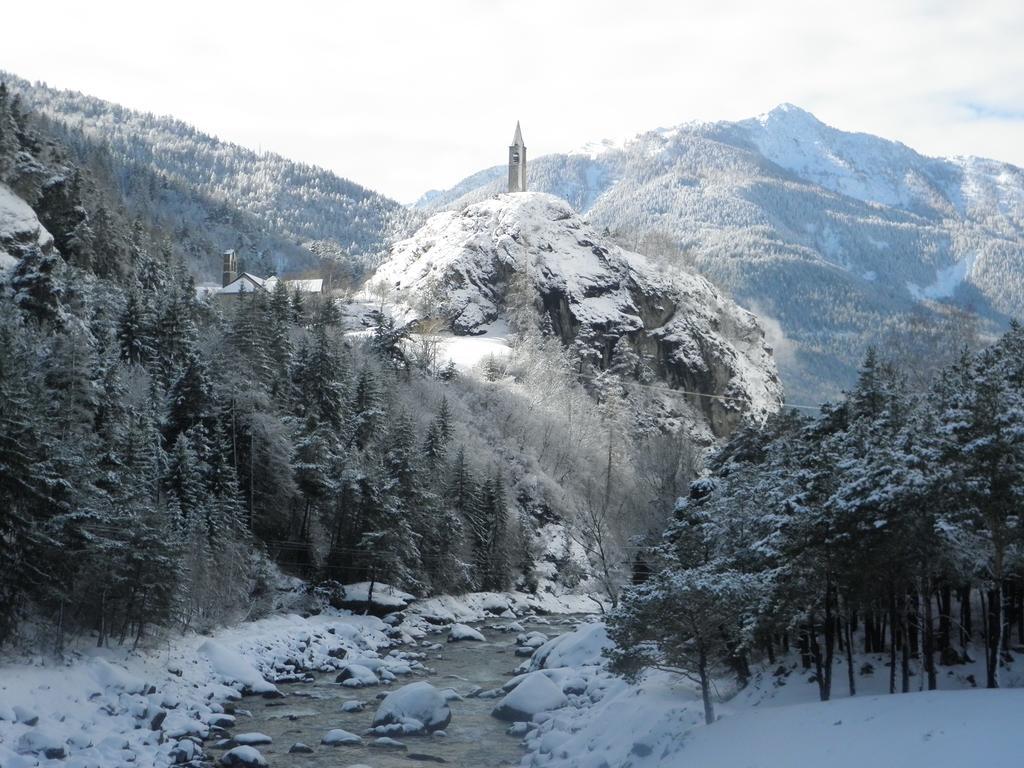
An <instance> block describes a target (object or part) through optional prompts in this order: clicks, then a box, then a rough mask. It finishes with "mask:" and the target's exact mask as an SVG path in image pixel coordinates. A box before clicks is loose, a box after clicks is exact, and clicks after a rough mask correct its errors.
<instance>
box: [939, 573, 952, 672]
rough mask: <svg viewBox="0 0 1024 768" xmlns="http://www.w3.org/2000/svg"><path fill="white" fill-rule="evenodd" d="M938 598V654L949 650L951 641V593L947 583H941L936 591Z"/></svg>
mask: <svg viewBox="0 0 1024 768" xmlns="http://www.w3.org/2000/svg"><path fill="white" fill-rule="evenodd" d="M938 600H939V637H938V648H937V650H938V651H939V653H940V655H941V654H945V653H946V652H947V651H949V648H950V644H951V642H952V638H951V630H952V627H953V594H952V590H951V589H950V587H949V584H943V585H942V587H941V589H939V591H938Z"/></svg>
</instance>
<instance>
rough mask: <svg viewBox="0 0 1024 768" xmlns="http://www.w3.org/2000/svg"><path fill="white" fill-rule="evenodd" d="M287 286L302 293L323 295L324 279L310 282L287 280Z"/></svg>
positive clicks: (318, 278) (315, 279)
mask: <svg viewBox="0 0 1024 768" xmlns="http://www.w3.org/2000/svg"><path fill="white" fill-rule="evenodd" d="M285 285H287V286H288V287H289V288H291V289H292V290H295V291H300V292H301V293H323V290H324V281H323V278H320V277H317V278H314V279H310V280H285Z"/></svg>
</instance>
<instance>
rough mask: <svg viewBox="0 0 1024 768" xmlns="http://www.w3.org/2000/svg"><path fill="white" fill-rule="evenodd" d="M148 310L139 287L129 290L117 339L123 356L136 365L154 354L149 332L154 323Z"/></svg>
mask: <svg viewBox="0 0 1024 768" xmlns="http://www.w3.org/2000/svg"><path fill="white" fill-rule="evenodd" d="M146 310H147V307H146V305H145V304H144V303H143V301H142V299H141V297H140V295H139V291H138V289H137V288H134V287H133V288H132V289H131V290H129V291H128V298H127V300H126V301H125V306H124V310H123V311H122V312H121V317H120V318H119V319H118V323H117V341H118V345H119V346H120V349H121V358H122V359H123V360H127V361H128V362H129V363H132V364H134V365H141V364H142V363H143V362H147V361H149V359H150V358H151V356H152V343H151V340H150V338H149V332H150V330H151V329H152V325H153V323H152V319H151V318H150V317H149V316H148V312H147V311H146Z"/></svg>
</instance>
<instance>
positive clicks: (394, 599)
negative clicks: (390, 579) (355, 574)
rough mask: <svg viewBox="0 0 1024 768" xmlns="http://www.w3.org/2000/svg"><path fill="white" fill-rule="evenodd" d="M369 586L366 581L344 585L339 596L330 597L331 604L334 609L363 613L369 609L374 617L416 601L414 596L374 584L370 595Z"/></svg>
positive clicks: (400, 608)
mask: <svg viewBox="0 0 1024 768" xmlns="http://www.w3.org/2000/svg"><path fill="white" fill-rule="evenodd" d="M370 586H371V585H370V582H368V581H363V582H359V583H358V584H346V585H344V586H343V587H342V592H341V594H340V595H337V596H334V597H332V599H331V603H332V605H334V606H335V607H336V608H345V609H349V610H352V611H364V610H366V609H367V608H369V610H370V613H372V614H374V615H375V616H384V615H385V614H388V613H391V612H393V611H400V610H402V609H403V608H405V607H407V606H408V605H409V604H410V603H411V602H413V601H414V600H415V599H416V597H415V595H410V594H409V593H408V592H403V591H402V590H400V589H399V588H398V587H393V586H391V585H390V584H380V583H376V584H374V585H373V592H372V594H371V592H370Z"/></svg>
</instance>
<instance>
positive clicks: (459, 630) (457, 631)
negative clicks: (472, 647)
mask: <svg viewBox="0 0 1024 768" xmlns="http://www.w3.org/2000/svg"><path fill="white" fill-rule="evenodd" d="M460 640H475V641H476V642H478V643H482V642H484V640H486V638H485V637H484V636H483V635H482V634H480V633H479V632H477V631H476V630H475V629H473V628H472V627H470V626H467V625H465V624H452V628H451V630H449V632H448V642H449V643H456V642H458V641H460Z"/></svg>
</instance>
